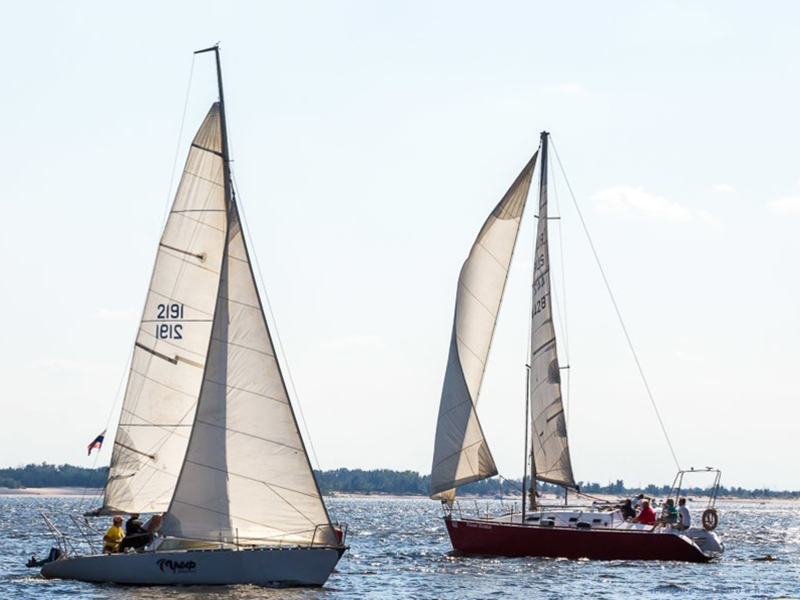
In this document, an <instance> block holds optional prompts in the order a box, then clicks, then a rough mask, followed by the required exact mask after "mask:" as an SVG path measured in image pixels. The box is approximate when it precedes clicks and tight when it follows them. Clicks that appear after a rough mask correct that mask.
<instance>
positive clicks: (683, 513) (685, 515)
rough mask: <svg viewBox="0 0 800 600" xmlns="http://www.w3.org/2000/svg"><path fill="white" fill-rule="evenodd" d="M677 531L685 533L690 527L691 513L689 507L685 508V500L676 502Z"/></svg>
mask: <svg viewBox="0 0 800 600" xmlns="http://www.w3.org/2000/svg"><path fill="white" fill-rule="evenodd" d="M678 507H679V508H678V527H677V528H678V529H680V530H681V531H686V530H687V529H689V527H691V526H692V513H690V512H689V507H688V506H686V498H681V499H680V500H678Z"/></svg>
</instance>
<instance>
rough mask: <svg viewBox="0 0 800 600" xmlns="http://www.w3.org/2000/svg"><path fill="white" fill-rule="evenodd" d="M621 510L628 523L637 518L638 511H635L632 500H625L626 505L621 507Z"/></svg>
mask: <svg viewBox="0 0 800 600" xmlns="http://www.w3.org/2000/svg"><path fill="white" fill-rule="evenodd" d="M619 510H620V511H621V512H622V518H623V519H625V520H626V521H630V520H632V519H635V518H636V511H635V510H633V505H632V504H631V499H630V498H628V499H627V500H625V504H623V505H622V506H620V507H619Z"/></svg>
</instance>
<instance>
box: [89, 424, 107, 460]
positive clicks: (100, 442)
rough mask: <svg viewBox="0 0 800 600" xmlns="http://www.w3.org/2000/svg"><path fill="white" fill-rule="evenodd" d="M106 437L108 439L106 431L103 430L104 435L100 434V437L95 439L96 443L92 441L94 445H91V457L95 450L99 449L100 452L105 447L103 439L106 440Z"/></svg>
mask: <svg viewBox="0 0 800 600" xmlns="http://www.w3.org/2000/svg"><path fill="white" fill-rule="evenodd" d="M105 437H106V431H105V429H104V430H103V433H101V434H100V435H98V436H97V437H96V438H94V441H92V443H91V444H89V456H91V455H92V450H94V449H95V448H97V449H98V450H100V448H102V447H103V439H104V438H105Z"/></svg>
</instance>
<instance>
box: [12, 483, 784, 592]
mask: <svg viewBox="0 0 800 600" xmlns="http://www.w3.org/2000/svg"><path fill="white" fill-rule="evenodd" d="M328 504H329V507H330V509H331V512H332V516H333V517H334V518H336V519H338V520H340V521H344V522H347V523H349V525H350V530H349V537H348V543H349V545H350V551H349V552H348V553H347V554H345V557H344V558H343V559H342V560H341V562H340V563H339V566H338V568H337V572H335V573H334V574H333V575H332V576H331V578H330V579H329V580H328V583H327V584H326V586H325V587H324V588H322V589H300V590H270V589H264V588H259V587H255V586H224V587H205V586H203V587H199V586H198V587H174V588H169V587H167V588H163V587H162V588H135V587H128V586H119V585H114V584H103V585H98V584H87V583H79V582H71V581H57V580H55V581H48V580H45V579H42V578H41V577H39V575H38V571H37V570H35V569H27V568H26V567H25V565H24V563H25V561H26V560H27V559H28V557H29V556H30V555H31V554H32V553H34V552H35V553H36V554H37V555H39V556H43V555H46V554H47V550H48V549H49V548H50V546H51V540H50V538H49V537H48V534H47V530H46V528H45V527H44V524H43V523H42V521H41V517H40V516H39V513H41V512H47V513H52V514H54V515H58V518H59V521H58V522H59V523H63V524H65V527H66V523H68V521H67V519H66V517H65V515H67V514H68V513H70V512H72V513H76V512H78V511H80V510H81V509H84V508H86V501H82V500H81V499H80V498H74V497H70V498H42V497H33V498H22V497H6V498H0V511H2V513H0V514H2V515H3V516H2V518H1V519H0V598H71V599H74V598H90V599H95V598H96V599H106V598H113V599H124V598H142V599H154V600H155V599H159V600H160V599H174V600H190V599H191V600H200V599H201V598H203V599H206V598H210V599H217V598H225V599H231V600H234V599H240V598H268V599H273V598H289V599H295V598H297V599H301V598H302V599H305V598H313V599H315V600H316V599H319V600H329V599H331V598H337V599H338V598H362V599H366V598H487V599H491V598H504V599H505V598H525V599H526V600H529V599H531V598H578V597H585V598H588V597H591V598H609V599H611V598H614V599H616V598H631V597H636V596H639V597H642V598H701V597H702V598H721V597H725V598H781V597H794V598H800V502H770V503H763V504H762V503H758V502H755V503H753V502H735V501H721V502H719V503H718V508H719V510H720V514H721V520H720V528H719V531H720V532H721V533H722V535H723V540H724V542H725V546H726V553H725V556H724V557H723V558H722V560H720V561H719V562H715V563H711V564H684V563H646V562H635V561H614V562H600V561H588V560H580V561H571V560H553V559H539V558H519V559H507V558H502V559H501V558H466V557H455V556H452V555H451V554H450V550H451V547H450V542H449V539H448V538H447V533H446V532H445V530H444V525H443V524H442V522H441V510H440V508H439V506H438V504H437V503H436V502H433V501H430V500H425V499H418V498H414V499H401V500H395V499H392V500H390V499H379V498H366V499H361V498H359V499H332V500H329V502H328ZM480 504H481V505H482V506H483V505H486V504H487V503H486V502H480ZM472 505H473V503H471V502H467V503H466V504H465V505H464V509H465V511H466V510H467V509H468V508H469V506H472ZM693 509H694V510H693V513H694V514H695V516H696V517H697V516H698V515H699V513H700V512H701V511H702V506H700V505H696V506H694V507H693ZM99 524H102V525H105V520H100V522H99Z"/></svg>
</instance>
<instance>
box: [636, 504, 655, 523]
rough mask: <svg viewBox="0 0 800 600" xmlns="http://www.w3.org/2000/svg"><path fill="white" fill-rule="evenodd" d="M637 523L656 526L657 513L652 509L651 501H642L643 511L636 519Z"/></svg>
mask: <svg viewBox="0 0 800 600" xmlns="http://www.w3.org/2000/svg"><path fill="white" fill-rule="evenodd" d="M636 522H637V523H641V524H642V525H655V523H656V512H655V511H654V510H653V509H652V508H650V501H649V500H642V510H641V511H640V512H639V516H638V517H636Z"/></svg>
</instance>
